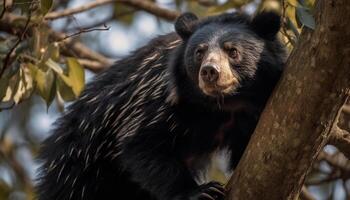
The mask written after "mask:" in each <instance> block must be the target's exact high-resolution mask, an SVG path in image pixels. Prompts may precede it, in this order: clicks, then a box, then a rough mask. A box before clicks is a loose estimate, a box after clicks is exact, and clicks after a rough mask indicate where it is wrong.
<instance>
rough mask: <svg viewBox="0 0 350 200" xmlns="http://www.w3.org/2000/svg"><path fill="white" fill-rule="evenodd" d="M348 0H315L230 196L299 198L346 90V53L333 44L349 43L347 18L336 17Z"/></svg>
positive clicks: (349, 11)
mask: <svg viewBox="0 0 350 200" xmlns="http://www.w3.org/2000/svg"><path fill="white" fill-rule="evenodd" d="M349 5H350V2H349V1H348V0H337V1H327V0H318V1H317V3H316V8H315V9H314V11H315V12H314V13H315V14H314V18H315V21H316V27H315V29H314V30H311V29H309V28H304V29H303V31H302V34H301V35H300V39H299V40H298V44H297V45H296V47H295V48H294V49H293V52H292V53H291V55H290V57H289V59H288V61H287V64H286V67H285V71H284V72H283V75H282V77H281V80H280V82H279V84H278V85H277V86H276V88H275V91H274V94H273V95H272V96H271V98H270V99H269V101H268V103H267V104H266V107H265V110H264V111H263V113H262V115H261V117H260V120H259V123H258V125H257V127H256V129H255V131H254V134H253V135H252V137H251V139H250V141H249V144H248V146H247V148H246V150H245V152H244V154H243V156H242V158H241V160H240V162H239V164H238V166H237V168H236V169H235V171H234V174H233V176H232V178H231V180H230V182H229V184H228V189H229V190H230V192H229V195H228V199H229V200H232V199H247V200H251V199H256V197H259V200H280V199H284V200H294V199H297V198H298V196H299V194H300V191H301V190H302V186H303V183H304V181H305V178H306V176H307V172H308V170H309V169H310V168H311V167H312V164H313V163H314V162H315V161H316V159H317V155H318V154H319V152H321V151H322V149H323V147H324V145H325V144H327V142H328V138H329V136H330V134H331V131H332V127H333V124H334V119H335V118H336V116H337V114H338V111H339V109H340V108H341V107H342V106H343V105H344V103H345V101H346V97H347V96H348V92H349V82H350V71H349V69H348V66H349V63H350V57H349V56H348V52H343V51H341V50H336V51H335V50H334V49H349V48H350V44H349V43H344V40H346V38H349V37H350V29H349V27H348V24H347V23H346V22H341V21H339V18H343V19H347V18H349V17H350V7H349ZM334 13H337V14H336V15H334ZM334 30H337V31H336V32H335V31H334ZM339 33H341V34H339ZM320 38H322V39H320ZM324 41H327V43H325V42H324ZM329 66H332V67H329ZM315 69H317V70H315Z"/></svg>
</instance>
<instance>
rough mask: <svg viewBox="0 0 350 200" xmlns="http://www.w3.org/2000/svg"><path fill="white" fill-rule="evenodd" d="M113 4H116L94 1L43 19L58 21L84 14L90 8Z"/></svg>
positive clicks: (51, 13)
mask: <svg viewBox="0 0 350 200" xmlns="http://www.w3.org/2000/svg"><path fill="white" fill-rule="evenodd" d="M113 2H116V0H97V1H94V2H91V3H88V4H84V5H82V6H80V7H77V8H69V9H65V10H62V11H57V12H50V13H48V14H47V15H46V16H45V19H46V20H54V19H58V18H62V17H67V16H70V15H74V14H77V13H81V12H85V11H87V10H90V9H92V8H95V7H98V6H102V5H106V4H109V3H113Z"/></svg>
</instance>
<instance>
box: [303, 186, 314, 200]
mask: <svg viewBox="0 0 350 200" xmlns="http://www.w3.org/2000/svg"><path fill="white" fill-rule="evenodd" d="M300 199H301V200H315V198H314V197H313V196H312V194H310V192H309V190H307V188H306V187H305V186H303V188H302V190H301V193H300Z"/></svg>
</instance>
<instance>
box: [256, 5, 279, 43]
mask: <svg viewBox="0 0 350 200" xmlns="http://www.w3.org/2000/svg"><path fill="white" fill-rule="evenodd" d="M251 26H252V28H253V30H254V31H255V32H256V33H257V34H258V35H259V36H260V37H262V38H264V39H267V40H273V39H275V38H276V35H277V33H278V31H279V30H280V28H281V16H280V15H278V14H277V13H275V12H271V11H270V12H262V13H259V14H257V15H256V16H255V17H254V18H253V20H252V22H251Z"/></svg>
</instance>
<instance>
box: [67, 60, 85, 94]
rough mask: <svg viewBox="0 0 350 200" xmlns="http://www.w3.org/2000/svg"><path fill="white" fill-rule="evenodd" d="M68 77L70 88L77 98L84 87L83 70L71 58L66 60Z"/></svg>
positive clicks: (76, 61)
mask: <svg viewBox="0 0 350 200" xmlns="http://www.w3.org/2000/svg"><path fill="white" fill-rule="evenodd" d="M67 65H68V77H69V80H70V82H71V85H70V86H71V87H72V89H73V92H74V94H75V96H76V97H78V96H79V95H80V93H81V91H82V90H83V89H84V86H85V73H84V68H83V67H82V66H81V65H80V64H79V62H78V60H77V59H76V58H73V57H69V58H67Z"/></svg>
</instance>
